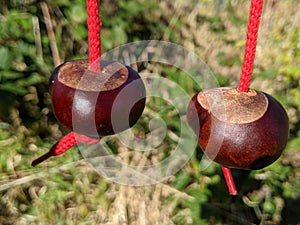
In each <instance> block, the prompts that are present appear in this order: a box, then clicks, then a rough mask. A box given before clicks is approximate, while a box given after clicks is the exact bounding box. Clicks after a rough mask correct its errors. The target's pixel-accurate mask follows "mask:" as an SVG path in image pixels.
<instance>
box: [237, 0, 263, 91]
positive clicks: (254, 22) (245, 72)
mask: <svg viewBox="0 0 300 225" xmlns="http://www.w3.org/2000/svg"><path fill="white" fill-rule="evenodd" d="M262 7H263V0H252V2H251V8H250V15H249V21H248V32H247V38H246V46H245V52H244V62H243V67H242V73H241V78H240V83H239V86H238V90H240V91H241V92H247V91H248V89H249V85H250V79H251V75H252V70H253V62H254V58H255V50H256V43H257V34H258V28H259V23H260V17H261V13H262Z"/></svg>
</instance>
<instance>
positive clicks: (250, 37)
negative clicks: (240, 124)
mask: <svg viewBox="0 0 300 225" xmlns="http://www.w3.org/2000/svg"><path fill="white" fill-rule="evenodd" d="M262 7H263V0H252V2H251V7H250V14H249V21H248V32H247V37H246V46H245V53H244V62H243V66H242V73H241V78H240V83H239V86H238V90H239V91H241V92H247V91H248V89H249V85H250V79H251V75H252V70H253V62H254V58H255V50H256V43H257V35H258V28H259V23H260V17H261V13H262ZM222 170H223V174H224V177H225V180H226V184H227V186H228V189H229V193H230V194H231V195H236V194H237V190H236V187H235V184H234V180H233V178H232V174H231V171H230V169H229V168H228V167H225V166H222Z"/></svg>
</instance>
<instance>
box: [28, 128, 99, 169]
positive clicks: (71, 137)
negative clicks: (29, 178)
mask: <svg viewBox="0 0 300 225" xmlns="http://www.w3.org/2000/svg"><path fill="white" fill-rule="evenodd" d="M77 141H78V142H80V143H83V144H90V145H92V144H97V143H98V142H99V139H96V138H90V137H87V136H84V135H81V134H76V133H74V132H73V131H72V132H70V133H68V134H67V135H66V136H64V137H63V138H62V139H60V140H59V141H58V142H56V144H55V145H53V146H52V147H51V149H50V150H49V151H48V152H47V153H45V154H44V155H42V156H40V157H39V158H37V159H35V160H34V161H32V163H31V165H32V166H36V165H38V164H40V163H41V162H43V161H45V160H46V159H48V158H50V157H51V156H58V155H61V154H63V153H64V152H66V151H67V150H69V149H70V148H72V147H74V146H75V145H76V144H77Z"/></svg>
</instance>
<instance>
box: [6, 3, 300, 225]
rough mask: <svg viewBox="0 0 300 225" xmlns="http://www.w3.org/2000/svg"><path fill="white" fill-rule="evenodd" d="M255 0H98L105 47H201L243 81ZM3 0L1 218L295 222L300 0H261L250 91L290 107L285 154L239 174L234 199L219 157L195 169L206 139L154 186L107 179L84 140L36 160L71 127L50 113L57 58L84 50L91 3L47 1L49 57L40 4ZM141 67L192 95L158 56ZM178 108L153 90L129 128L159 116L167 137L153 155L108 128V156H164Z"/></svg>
mask: <svg viewBox="0 0 300 225" xmlns="http://www.w3.org/2000/svg"><path fill="white" fill-rule="evenodd" d="M249 2H250V1H230V0H226V1H217V0H216V1H206V0H203V1H202V0H201V1H188V2H185V1H177V0H176V1H170V0H167V1H156V0H155V1H151V3H149V2H147V1H145V0H137V1H132V2H130V4H128V2H127V1H125V0H118V1H113V3H111V2H110V1H106V0H105V1H101V5H103V6H104V7H103V8H102V9H101V15H102V19H103V28H102V40H103V46H102V47H103V51H104V52H105V51H109V50H110V49H112V48H113V47H116V46H118V45H121V44H125V43H127V42H130V41H134V40H148V39H158V40H164V41H172V42H174V43H177V44H179V45H182V46H183V47H185V48H187V49H188V50H190V51H193V52H195V53H196V54H197V55H198V56H199V58H201V60H203V61H204V62H205V63H206V64H207V65H208V66H209V67H210V68H211V70H212V72H213V73H214V74H216V79H217V81H218V82H219V85H220V86H236V85H237V84H238V80H239V74H240V70H241V63H242V57H243V49H244V44H245V41H244V40H245V35H246V27H247V19H248V17H247V16H248V7H249ZM0 3H1V9H0V30H1V32H0V58H1V60H0V95H1V97H0V152H1V154H0V224H3V225H8V224H57V225H60V224H62V225H63V224H104V225H115V224H131V225H135V224H136V225H142V224H147V225H148V224H150V225H152V224H153V225H156V224H176V225H177V224H178V225H181V224H182V225H183V224H185V225H186V224H195V225H198V224H300V217H299V213H298V212H299V203H300V191H299V190H300V182H299V180H300V179H299V178H300V163H299V162H300V153H299V150H300V131H299V129H300V97H299V96H300V83H299V79H300V73H299V60H300V50H299V25H300V23H299V21H300V18H299V15H300V7H299V4H298V1H297V0H287V1H265V6H264V12H263V17H262V23H261V26H260V32H259V39H258V49H257V53H256V60H255V64H254V72H253V78H252V81H251V87H252V88H255V89H259V90H262V91H265V92H267V93H269V94H271V95H273V96H274V97H276V98H277V99H278V100H279V101H280V102H281V103H282V104H283V105H284V107H285V108H286V110H287V112H288V115H289V118H290V139H289V142H288V145H287V148H286V150H285V151H284V153H283V155H282V157H280V159H279V160H278V161H276V162H275V163H274V164H272V165H271V166H268V167H266V168H264V169H261V170H257V171H241V170H233V171H232V173H233V176H234V179H235V182H236V186H237V188H238V191H239V195H238V196H236V197H233V196H230V195H229V194H228V190H227V187H226V184H225V181H224V179H223V175H222V170H221V168H220V166H219V165H218V164H216V163H212V164H211V165H210V166H209V167H208V168H207V169H206V170H204V171H200V168H201V166H203V165H204V164H203V161H201V159H202V156H203V153H202V151H201V149H200V148H199V147H197V148H196V149H195V151H194V153H193V155H192V157H191V159H190V160H189V161H188V163H187V164H186V165H185V166H184V167H183V168H182V169H181V170H180V171H179V172H178V173H176V174H174V175H173V176H171V177H170V178H169V179H168V180H166V181H164V182H163V183H159V184H156V185H151V186H142V187H130V186H126V185H120V184H117V183H114V182H112V181H110V180H107V179H106V178H105V177H104V176H102V175H101V174H99V173H97V172H96V171H95V170H94V168H93V167H92V166H91V165H90V164H89V163H88V162H87V161H86V160H85V159H83V157H82V154H81V152H80V151H79V149H78V148H77V147H74V148H73V149H71V150H70V151H68V152H67V153H65V154H64V155H62V156H59V157H52V158H50V159H49V160H47V161H46V162H44V163H43V164H41V165H39V166H37V167H32V166H31V165H30V164H31V161H32V160H33V159H35V158H36V157H38V156H40V155H41V154H43V153H45V152H46V151H48V150H49V148H50V147H51V146H52V145H53V144H54V143H55V142H56V141H57V140H59V139H60V138H61V137H62V135H63V134H65V133H66V132H67V131H66V130H65V129H63V128H62V127H61V126H59V125H58V122H57V121H56V119H55V117H54V115H53V112H52V109H51V99H50V96H49V93H48V78H49V76H50V73H51V71H52V70H53V69H54V64H55V63H54V62H55V60H60V61H66V60H70V59H74V58H86V57H87V54H88V51H87V50H88V44H87V28H86V25H85V23H86V21H85V20H86V15H85V1H79V0H76V1H69V0H64V1H57V0H55V1H51V2H50V1H46V6H47V7H48V10H49V13H50V16H51V18H52V22H53V23H54V24H55V26H54V29H55V30H54V31H55V34H56V36H55V38H56V39H55V40H54V41H55V44H56V45H57V46H58V49H59V59H57V58H55V57H57V56H55V55H52V49H51V47H50V41H52V40H50V38H49V36H48V31H47V29H46V26H45V23H44V21H45V19H46V18H45V15H44V14H43V12H42V10H41V4H40V3H39V1H10V2H8V1H2V2H1V1H0ZM34 31H35V32H34ZM174 57H176V56H174ZM134 66H137V67H138V68H139V69H140V71H139V72H140V73H141V74H147V73H150V74H151V73H158V74H160V75H161V76H162V77H164V78H167V79H169V80H171V81H173V82H175V83H176V84H178V85H179V86H180V87H182V88H183V89H184V90H185V91H186V92H187V93H188V95H189V96H190V97H192V96H193V95H194V94H195V93H196V92H197V91H199V90H200V87H199V85H197V84H195V82H193V81H192V80H191V79H190V78H189V77H187V76H186V74H185V73H184V72H182V71H180V70H179V69H177V68H173V67H170V66H167V65H164V64H158V63H153V64H151V63H148V64H147V63H144V64H141V65H140V64H139V65H134ZM203 82H205V81H203ZM204 85H205V84H204ZM160 91H161V92H162V93H163V94H165V95H171V94H174V95H176V94H178V93H180V92H178V90H172V93H168V91H166V90H160ZM173 92H174V93H173ZM178 113H180V115H181V113H184V112H178V111H177V110H176V109H174V107H173V106H172V105H170V102H168V101H165V100H163V99H159V98H149V99H148V102H147V107H146V109H145V112H144V114H143V116H142V117H141V120H140V121H139V122H138V124H137V125H135V127H134V128H133V132H134V133H135V134H139V135H144V136H146V135H147V132H149V128H148V122H149V119H152V118H157V117H159V118H161V119H162V120H163V121H165V122H166V124H167V127H168V132H167V134H166V136H165V137H164V139H163V142H162V143H161V144H160V145H159V146H158V148H157V149H156V150H155V151H153V152H151V153H149V152H135V151H133V150H132V149H128V148H126V147H124V146H123V145H122V143H121V142H120V140H119V139H118V137H116V136H114V137H109V138H106V140H107V143H108V145H109V147H110V148H111V154H114V155H115V157H117V158H118V159H119V160H121V161H123V162H126V163H131V164H132V165H147V164H152V163H153V162H159V161H160V160H162V159H164V158H166V157H168V156H169V155H171V154H172V153H173V150H174V146H176V144H177V139H178V137H180V134H181V133H180V129H181V124H180V117H179V114H178ZM193 150H194V149H193ZM97 154H99V153H97ZM143 163H144V164H143Z"/></svg>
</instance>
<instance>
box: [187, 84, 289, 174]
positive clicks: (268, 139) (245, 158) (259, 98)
mask: <svg viewBox="0 0 300 225" xmlns="http://www.w3.org/2000/svg"><path fill="white" fill-rule="evenodd" d="M194 107H195V109H196V110H193V109H194ZM187 118H188V122H189V124H190V126H191V127H192V128H193V130H194V131H195V133H196V134H198V135H199V139H198V142H199V145H200V146H201V148H202V149H203V151H204V153H205V154H206V155H207V157H208V158H210V159H211V160H213V161H215V162H217V163H219V164H221V165H224V166H227V167H231V168H239V169H261V168H263V167H266V166H268V165H270V164H271V163H273V162H274V161H275V160H277V159H278V158H279V156H280V155H281V153H282V151H283V150H284V148H285V146H286V143H287V139H288V134H289V121H288V117H287V113H286V111H285V110H284V108H283V107H282V106H281V104H280V103H279V102H278V101H276V100H275V99H274V98H273V97H271V96H270V95H268V94H266V93H264V92H261V91H256V90H251V89H250V90H249V91H248V92H240V91H239V90H237V89H236V88H226V87H225V88H224V87H222V88H214V89H210V90H205V91H202V92H199V93H197V94H196V95H195V96H194V97H193V98H192V101H191V102H190V105H189V108H188V114H187Z"/></svg>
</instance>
